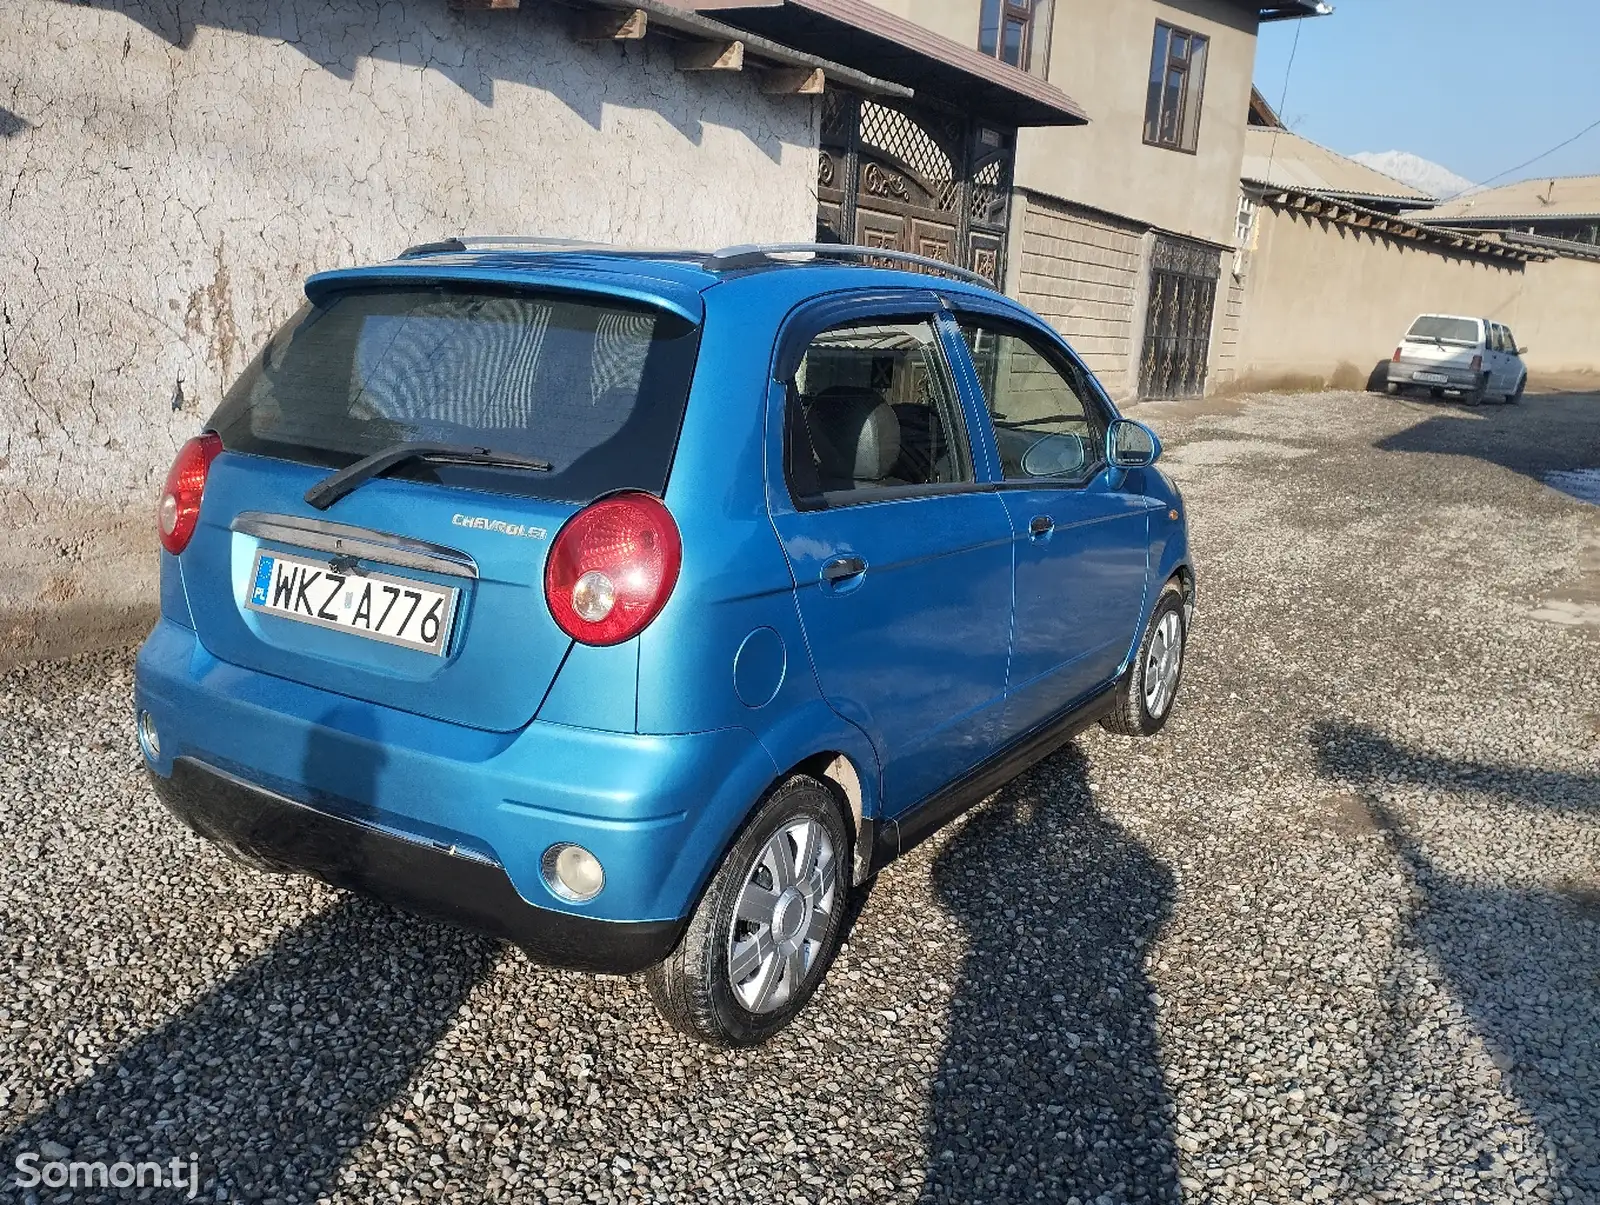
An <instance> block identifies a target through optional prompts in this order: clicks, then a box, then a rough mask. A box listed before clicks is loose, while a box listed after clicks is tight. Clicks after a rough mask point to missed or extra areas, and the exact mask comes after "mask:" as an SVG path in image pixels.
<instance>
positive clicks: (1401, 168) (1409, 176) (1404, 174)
mask: <svg viewBox="0 0 1600 1205" xmlns="http://www.w3.org/2000/svg"><path fill="white" fill-rule="evenodd" d="M1350 158H1352V159H1354V160H1355V161H1356V162H1357V163H1362V164H1365V165H1366V166H1367V167H1370V168H1372V170H1373V171H1379V172H1382V173H1383V174H1384V175H1386V176H1392V177H1394V178H1395V179H1396V180H1399V181H1400V182H1401V183H1402V184H1409V185H1411V187H1412V188H1416V189H1420V190H1421V191H1423V192H1425V193H1427V194H1428V195H1429V196H1430V197H1435V198H1438V199H1439V200H1443V199H1444V198H1446V197H1453V196H1455V195H1456V194H1457V193H1461V192H1466V191H1467V189H1469V188H1471V187H1472V186H1473V185H1472V181H1471V180H1467V179H1464V178H1463V177H1461V176H1458V175H1456V174H1455V172H1453V171H1451V170H1450V169H1449V168H1448V167H1441V166H1440V165H1439V164H1437V163H1434V162H1433V161H1432V160H1429V159H1424V158H1423V157H1422V156H1421V155H1413V154H1412V153H1411V152H1410V151H1359V152H1357V153H1356V154H1354V155H1351V156H1350Z"/></svg>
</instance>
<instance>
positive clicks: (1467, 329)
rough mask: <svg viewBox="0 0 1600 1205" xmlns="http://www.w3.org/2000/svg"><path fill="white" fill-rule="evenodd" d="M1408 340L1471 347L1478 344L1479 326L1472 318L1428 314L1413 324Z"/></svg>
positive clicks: (1407, 333)
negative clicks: (1437, 341) (1435, 341)
mask: <svg viewBox="0 0 1600 1205" xmlns="http://www.w3.org/2000/svg"><path fill="white" fill-rule="evenodd" d="M1406 338H1407V339H1412V340H1416V341H1417V342H1422V343H1431V342H1433V341H1434V340H1436V339H1437V340H1439V341H1440V342H1442V343H1459V344H1461V345H1462V346H1464V347H1470V346H1475V345H1476V344H1477V342H1478V324H1477V322H1476V321H1474V320H1473V319H1471V318H1443V317H1439V316H1438V315H1434V314H1428V315H1424V316H1423V317H1421V318H1418V319H1417V320H1416V321H1415V322H1413V323H1412V324H1411V329H1410V330H1409V331H1407V332H1406Z"/></svg>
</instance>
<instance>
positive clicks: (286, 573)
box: [245, 552, 459, 656]
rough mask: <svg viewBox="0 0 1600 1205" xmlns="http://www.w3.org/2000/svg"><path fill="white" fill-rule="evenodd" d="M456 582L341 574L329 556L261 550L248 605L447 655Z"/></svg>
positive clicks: (287, 617) (378, 575) (371, 638)
mask: <svg viewBox="0 0 1600 1205" xmlns="http://www.w3.org/2000/svg"><path fill="white" fill-rule="evenodd" d="M458 593H459V591H457V590H456V589H455V588H454V587H450V586H434V585H430V584H429V583H428V582H419V581H417V580H415V579H414V578H405V577H389V576H387V575H385V574H382V573H358V572H353V571H352V572H347V573H336V572H335V571H334V570H333V569H332V567H330V566H329V564H328V562H327V561H311V560H305V559H303V558H301V557H294V556H284V555H283V554H282V553H278V552H262V553H258V554H257V555H256V570H255V573H254V575H252V577H251V579H250V593H249V595H248V596H247V597H246V598H245V605H246V606H248V607H249V608H250V609H251V610H252V611H261V612H263V613H265V614H267V615H279V616H282V617H283V618H284V619H293V620H298V621H299V622H300V623H311V624H316V625H317V626H318V627H324V628H338V629H339V630H340V631H341V632H350V633H352V634H354V635H356V636H364V637H366V638H367V639H368V640H382V641H385V642H387V643H389V644H398V645H403V646H404V647H406V648H408V649H420V650H421V651H422V652H425V653H433V654H435V655H440V656H442V655H443V653H444V650H445V648H446V647H447V645H448V641H449V638H450V623H451V620H452V619H453V618H454V616H455V609H456V595H457V594H458Z"/></svg>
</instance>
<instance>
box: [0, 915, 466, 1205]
mask: <svg viewBox="0 0 1600 1205" xmlns="http://www.w3.org/2000/svg"><path fill="white" fill-rule="evenodd" d="M496 953H497V947H496V945H495V943H493V942H491V941H489V940H488V939H483V938H478V937H474V936H471V935H467V934H463V933H460V932H458V931H456V930H454V929H451V928H448V927H446V926H443V925H434V924H428V923H425V922H423V921H419V920H416V919H414V918H412V917H408V916H405V915H404V914H402V913H399V912H396V911H394V910H393V909H391V908H388V907H386V906H384V905H382V904H377V903H373V902H369V901H367V900H364V899H361V898H359V897H356V896H345V897H342V898H341V899H340V900H339V901H338V902H337V903H336V904H334V905H333V906H332V907H331V908H329V909H327V910H326V911H324V912H321V913H318V914H317V915H315V916H313V917H311V918H309V919H308V920H306V921H305V922H303V923H301V924H299V925H297V926H295V927H294V928H292V929H290V930H288V931H287V932H285V933H284V934H283V935H282V936H281V937H279V938H278V940H277V941H276V942H275V943H274V944H273V946H272V947H271V948H270V949H269V950H268V951H267V952H266V953H265V954H264V955H262V956H261V957H260V958H257V959H256V960H254V961H253V962H251V963H249V964H248V965H247V966H245V967H243V968H241V969H240V970H239V971H238V972H236V973H235V974H234V975H232V976H231V977H229V978H228V979H227V980H226V981H224V982H223V983H221V984H220V985H218V986H217V987H215V988H213V989H212V990H211V991H209V992H208V993H207V994H206V995H205V996H203V997H201V998H200V999H199V1000H198V1001H197V1002H196V1003H195V1004H193V1005H192V1006H191V1007H189V1008H187V1009H185V1010H184V1011H183V1012H182V1013H180V1014H179V1015H178V1016H176V1017H174V1018H173V1019H172V1020H171V1021H169V1022H167V1023H166V1024H165V1025H163V1026H161V1027H160V1028H159V1029H156V1030H154V1031H152V1032H150V1033H148V1034H146V1035H145V1036H144V1037H142V1038H140V1039H138V1040H137V1041H135V1042H134V1043H133V1044H132V1045H131V1046H129V1047H128V1048H127V1049H126V1050H124V1051H122V1053H121V1054H119V1055H118V1056H116V1057H115V1058H114V1059H113V1060H111V1061H109V1062H107V1063H105V1064H103V1065H102V1066H100V1067H98V1068H96V1069H95V1071H94V1073H93V1074H92V1075H90V1076H89V1077H88V1078H87V1079H85V1080H83V1081H81V1082H80V1083H78V1084H77V1085H76V1086H74V1087H72V1088H71V1089H69V1090H68V1091H66V1092H63V1093H62V1094H60V1095H59V1096H57V1097H56V1098H55V1099H54V1100H52V1101H50V1102H49V1103H48V1104H47V1105H46V1106H45V1107H44V1108H43V1109H41V1110H39V1111H37V1112H36V1113H35V1114H34V1115H33V1116H32V1117H30V1118H29V1119H28V1120H26V1121H25V1122H23V1123H22V1125H20V1126H19V1127H17V1128H16V1129H15V1130H13V1131H11V1132H10V1133H9V1134H6V1135H5V1136H4V1139H3V1140H0V1147H3V1149H4V1159H5V1167H6V1169H7V1172H8V1173H9V1169H10V1168H11V1167H12V1166H13V1161H14V1160H15V1158H16V1157H17V1156H18V1154H20V1153H21V1152H24V1151H40V1150H41V1149H43V1150H44V1151H45V1152H46V1155H45V1158H46V1159H48V1158H51V1157H61V1156H60V1153H59V1152H55V1155H54V1156H52V1155H51V1154H50V1151H51V1147H49V1146H47V1145H46V1144H56V1145H57V1146H60V1147H66V1148H68V1149H69V1150H70V1151H71V1158H72V1159H73V1160H81V1161H104V1162H117V1161H119V1160H129V1161H136V1160H142V1159H154V1160H160V1161H163V1162H165V1161H166V1160H168V1159H172V1158H180V1159H185V1160H187V1159H190V1158H194V1159H195V1160H196V1161H197V1163H198V1167H199V1178H200V1181H201V1184H202V1185H203V1186H204V1192H205V1195H206V1196H207V1197H214V1194H215V1191H216V1189H217V1188H219V1187H220V1188H225V1189H226V1190H227V1193H228V1198H229V1199H230V1200H232V1199H240V1198H242V1199H245V1200H260V1199H263V1198H270V1197H276V1198H278V1199H280V1200H284V1201H289V1200H304V1201H310V1200H314V1199H315V1198H316V1197H317V1196H318V1195H319V1193H328V1192H331V1191H332V1190H333V1189H334V1187H335V1182H334V1179H335V1176H336V1175H337V1173H338V1171H339V1168H340V1167H341V1166H342V1165H343V1164H344V1162H345V1161H346V1160H347V1159H348V1158H349V1156H350V1153H351V1151H352V1150H353V1149H354V1148H355V1147H356V1146H358V1145H359V1144H360V1143H361V1142H362V1141H363V1140H364V1138H365V1136H366V1134H367V1132H368V1129H369V1127H370V1126H371V1125H372V1124H373V1120H374V1118H375V1116H376V1115H377V1113H378V1112H379V1111H380V1110H381V1109H382V1108H383V1107H384V1106H385V1105H387V1104H388V1103H389V1102H390V1101H391V1100H392V1099H394V1098H395V1096H396V1095H397V1094H398V1093H400V1092H401V1091H402V1090H403V1089H404V1087H405V1085H406V1083H407V1082H408V1081H409V1080H410V1079H411V1078H412V1076H413V1074H414V1073H415V1071H416V1068H417V1066H418V1065H419V1064H420V1063H421V1062H422V1060H423V1059H424V1058H425V1057H426V1056H427V1054H428V1052H429V1051H430V1050H431V1049H432V1048H433V1047H434V1045H435V1044H436V1043H437V1042H438V1041H439V1039H440V1038H441V1037H442V1036H443V1035H444V1033H445V1032H446V1030H447V1029H448V1028H449V1027H450V1025H451V1024H452V1022H453V1021H454V1020H455V1018H456V1014H457V1012H458V1010H459V1009H460V1007H461V1005H462V1003H463V1002H464V1001H465V1000H466V998H467V996H468V994H469V993H470V992H471V991H472V989H473V987H474V986H475V985H476V984H477V983H478V982H479V981H480V980H481V979H482V978H483V977H484V976H485V975H486V974H487V973H488V971H489V969H490V967H491V966H492V965H493V962H494V960H495V957H496ZM172 955H173V957H174V958H182V957H183V956H184V951H182V950H181V949H175V950H173V951H172ZM7 1178H8V1180H9V1174H8V1176H7ZM39 1192H40V1196H41V1198H42V1199H50V1198H51V1197H52V1195H53V1192H52V1190H50V1189H47V1188H41V1189H40V1190H39ZM158 1195H159V1194H158ZM178 1195H180V1196H181V1195H182V1194H178ZM128 1196H129V1193H128V1192H127V1191H118V1190H109V1191H103V1192H101V1193H100V1194H99V1196H98V1197H97V1196H96V1193H95V1192H94V1191H93V1190H89V1189H81V1188H80V1189H78V1190H75V1191H73V1192H72V1194H71V1199H72V1200H73V1201H75V1202H76V1201H80V1200H84V1201H88V1200H96V1199H101V1198H103V1199H108V1200H123V1199H126V1198H127V1197H128Z"/></svg>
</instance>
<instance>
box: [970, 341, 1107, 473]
mask: <svg viewBox="0 0 1600 1205" xmlns="http://www.w3.org/2000/svg"><path fill="white" fill-rule="evenodd" d="M961 334H962V337H963V338H964V339H965V340H966V343H967V349H968V350H969V351H970V352H971V353H972V362H973V366H974V367H975V368H976V369H977V371H978V383H979V385H980V386H981V387H982V388H983V400H984V402H985V403H987V405H988V408H989V417H990V418H991V419H993V420H994V433H995V444H996V446H997V447H998V449H999V452H1000V467H1001V470H1002V471H1003V473H1004V475H1005V479H1006V480H1007V481H1029V482H1033V483H1035V484H1040V485H1048V484H1064V485H1077V484H1081V483H1082V482H1084V481H1087V480H1088V479H1089V478H1090V477H1092V476H1094V474H1095V472H1096V471H1097V470H1098V469H1099V468H1100V467H1101V465H1102V462H1103V460H1104V453H1103V449H1104V448H1105V436H1106V421H1105V416H1104V414H1103V413H1102V411H1101V409H1100V406H1099V404H1098V403H1097V402H1096V401H1095V399H1094V394H1093V389H1092V387H1091V386H1090V384H1089V382H1088V380H1087V379H1086V378H1085V377H1084V375H1083V373H1082V371H1081V370H1080V369H1079V368H1078V367H1077V366H1076V365H1075V364H1072V363H1071V362H1070V361H1068V360H1066V359H1064V358H1062V357H1058V356H1052V355H1048V354H1046V353H1045V351H1044V350H1043V349H1042V347H1041V346H1037V345H1035V343H1034V342H1033V341H1032V340H1031V339H1028V338H1025V337H1023V336H1022V335H1020V334H1017V333H1015V332H1012V331H1009V330H1006V329H1005V328H1003V327H1000V326H991V325H989V324H987V323H984V322H982V321H974V320H965V319H964V320H963V321H962V323H961Z"/></svg>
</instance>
